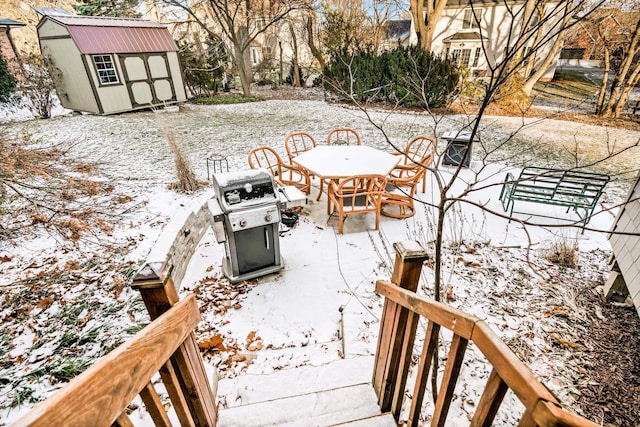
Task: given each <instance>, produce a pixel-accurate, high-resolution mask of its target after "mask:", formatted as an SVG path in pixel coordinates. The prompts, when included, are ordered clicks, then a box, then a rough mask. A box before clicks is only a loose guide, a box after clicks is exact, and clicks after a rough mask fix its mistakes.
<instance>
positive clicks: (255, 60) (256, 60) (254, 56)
mask: <svg viewBox="0 0 640 427" xmlns="http://www.w3.org/2000/svg"><path fill="white" fill-rule="evenodd" d="M258 64H260V54H259V52H258V48H256V47H252V48H251V65H253V66H254V67H255V66H256V65H258Z"/></svg>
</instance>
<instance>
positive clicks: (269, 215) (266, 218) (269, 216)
mask: <svg viewBox="0 0 640 427" xmlns="http://www.w3.org/2000/svg"><path fill="white" fill-rule="evenodd" d="M272 219H273V216H271V214H266V215H265V216H264V220H265V221H267V222H271V220H272Z"/></svg>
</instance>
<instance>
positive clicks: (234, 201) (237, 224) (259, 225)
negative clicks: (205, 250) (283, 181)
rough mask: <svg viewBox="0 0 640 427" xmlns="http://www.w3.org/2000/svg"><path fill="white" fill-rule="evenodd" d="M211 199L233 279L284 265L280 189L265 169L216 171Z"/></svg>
mask: <svg viewBox="0 0 640 427" xmlns="http://www.w3.org/2000/svg"><path fill="white" fill-rule="evenodd" d="M212 181H213V187H214V190H215V193H216V198H215V199H211V201H210V202H209V209H210V210H211V213H212V214H213V217H214V231H215V235H216V239H217V241H218V242H219V243H222V242H224V244H225V257H224V259H223V262H222V269H223V271H224V274H225V276H227V277H228V278H229V280H231V282H232V283H236V282H240V281H242V280H248V279H253V278H255V277H259V276H263V275H265V274H269V273H274V272H276V271H278V270H280V269H282V267H283V266H284V264H283V262H282V258H281V255H280V241H279V234H278V231H279V223H280V207H279V201H280V197H279V194H280V193H279V191H278V190H277V189H276V186H275V182H274V180H273V178H272V176H271V175H270V174H269V173H268V172H267V171H266V170H262V169H250V170H243V171H235V172H227V173H214V174H213V179H212Z"/></svg>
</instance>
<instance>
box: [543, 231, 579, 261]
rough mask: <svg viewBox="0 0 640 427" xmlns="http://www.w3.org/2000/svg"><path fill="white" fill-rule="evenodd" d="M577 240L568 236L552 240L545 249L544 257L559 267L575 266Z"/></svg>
mask: <svg viewBox="0 0 640 427" xmlns="http://www.w3.org/2000/svg"><path fill="white" fill-rule="evenodd" d="M577 251H578V242H577V241H576V240H571V239H570V238H568V237H561V238H558V239H556V240H555V241H553V242H552V243H551V244H550V246H549V248H548V249H547V250H546V258H547V260H549V262H552V263H553V264H557V265H559V266H561V267H570V268H574V267H575V266H576V258H577V256H576V253H577Z"/></svg>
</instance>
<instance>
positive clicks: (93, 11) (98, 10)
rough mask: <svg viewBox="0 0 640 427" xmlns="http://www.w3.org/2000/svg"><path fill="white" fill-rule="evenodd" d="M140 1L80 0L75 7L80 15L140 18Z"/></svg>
mask: <svg viewBox="0 0 640 427" xmlns="http://www.w3.org/2000/svg"><path fill="white" fill-rule="evenodd" d="M138 3H139V2H138V0H78V2H77V4H76V5H74V6H73V8H74V9H75V11H76V12H77V13H78V14H79V15H85V16H112V17H124V18H139V17H140V14H139V13H138V12H136V6H138Z"/></svg>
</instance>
